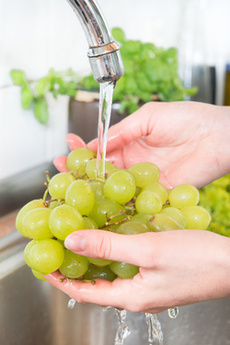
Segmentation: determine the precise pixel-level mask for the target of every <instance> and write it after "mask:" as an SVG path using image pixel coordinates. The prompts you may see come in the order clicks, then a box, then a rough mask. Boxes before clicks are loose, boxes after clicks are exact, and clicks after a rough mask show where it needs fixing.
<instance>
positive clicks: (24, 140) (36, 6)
mask: <svg viewBox="0 0 230 345" xmlns="http://www.w3.org/2000/svg"><path fill="white" fill-rule="evenodd" d="M97 2H98V4H99V6H100V8H101V9H102V12H103V13H104V17H105V19H106V22H107V24H108V26H109V27H110V28H113V27H120V28H122V29H123V30H124V32H125V34H126V37H127V38H129V39H134V40H136V39H140V40H142V41H144V42H152V43H154V44H155V45H157V46H159V47H163V48H169V47H176V48H178V54H179V73H180V76H181V78H182V80H183V82H184V85H185V86H186V87H190V86H193V84H195V85H198V86H199V87H200V90H201V91H203V93H201V94H199V99H197V100H200V101H205V102H210V103H215V104H219V105H222V104H224V92H225V81H226V65H227V63H230V41H229V32H230V1H229V0H208V1H206V0H143V1H133V0H125V1H123V0H117V1H113V0H98V1H97ZM87 50H88V45H87V42H86V39H85V35H84V33H83V30H82V27H81V26H80V23H79V21H78V19H77V17H76V15H75V14H74V12H73V11H72V9H71V7H70V6H69V4H68V3H67V1H65V0H39V1H38V0H32V1H31V0H20V1H17V0H13V1H10V2H7V1H3V0H0V76H1V77H0V180H4V179H5V178H9V177H11V176H13V175H16V174H18V173H21V172H22V171H24V170H27V169H30V168H33V167H36V166H37V165H40V164H43V163H46V162H50V161H51V160H53V158H55V157H56V156H58V155H61V154H65V153H66V151H67V146H66V142H65V136H66V134H67V131H68V102H69V99H68V97H67V96H60V97H58V100H57V101H56V100H54V99H53V98H52V97H50V100H49V107H50V113H51V118H50V121H49V123H48V125H42V124H40V123H38V121H37V120H36V119H35V118H34V116H33V114H32V111H25V110H23V109H22V107H21V103H20V90H19V87H18V86H15V85H13V83H12V80H11V78H10V75H9V72H10V70H11V69H13V68H16V69H22V70H24V71H26V74H27V76H28V78H30V79H31V80H36V79H38V78H41V77H42V76H44V75H46V74H47V72H48V70H49V69H50V68H54V69H56V70H65V69H67V68H72V69H74V70H75V71H77V72H79V74H81V75H85V74H88V73H89V72H90V67H89V62H88V58H87V55H86V54H87ZM194 66H199V68H196V70H195V71H193V69H192V67H194ZM206 69H208V70H209V71H211V79H208V80H207V79H205V77H202V76H203V75H204V74H202V73H201V70H202V71H205V70H206ZM192 74H193V76H192ZM197 76H198V79H197ZM201 79H202V80H201Z"/></svg>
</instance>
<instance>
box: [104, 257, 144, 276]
mask: <svg viewBox="0 0 230 345" xmlns="http://www.w3.org/2000/svg"><path fill="white" fill-rule="evenodd" d="M109 267H110V269H111V271H113V273H115V274H116V275H117V276H118V277H119V278H121V279H132V278H133V277H134V276H135V275H136V274H137V273H139V267H138V266H134V265H131V264H126V263H124V262H117V261H114V262H113V263H112V264H110V265H109Z"/></svg>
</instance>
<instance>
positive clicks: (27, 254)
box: [24, 240, 37, 268]
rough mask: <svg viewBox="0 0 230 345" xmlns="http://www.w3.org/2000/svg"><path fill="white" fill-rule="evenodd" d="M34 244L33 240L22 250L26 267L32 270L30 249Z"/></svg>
mask: <svg viewBox="0 0 230 345" xmlns="http://www.w3.org/2000/svg"><path fill="white" fill-rule="evenodd" d="M36 242H37V241H35V240H32V241H30V242H29V243H27V245H26V247H25V249H24V259H25V262H26V264H27V266H29V267H30V268H33V267H32V263H31V249H32V247H33V246H34V244H35V243H36Z"/></svg>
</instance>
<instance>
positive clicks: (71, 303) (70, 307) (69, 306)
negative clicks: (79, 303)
mask: <svg viewBox="0 0 230 345" xmlns="http://www.w3.org/2000/svg"><path fill="white" fill-rule="evenodd" d="M75 304H76V301H75V299H73V298H71V299H70V300H69V302H68V308H69V309H73V308H74V306H75Z"/></svg>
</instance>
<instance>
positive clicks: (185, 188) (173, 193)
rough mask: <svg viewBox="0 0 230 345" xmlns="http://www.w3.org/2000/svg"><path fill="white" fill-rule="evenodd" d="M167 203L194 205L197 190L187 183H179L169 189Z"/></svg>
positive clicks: (197, 199) (196, 199) (177, 206)
mask: <svg viewBox="0 0 230 345" xmlns="http://www.w3.org/2000/svg"><path fill="white" fill-rule="evenodd" d="M168 198H169V203H170V205H171V206H172V207H176V208H179V209H180V208H182V207H184V206H196V205H197V204H198V202H199V191H198V189H197V188H196V187H194V186H192V185H189V184H181V185H179V186H176V187H175V188H174V189H172V190H170V191H169V195H168Z"/></svg>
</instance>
